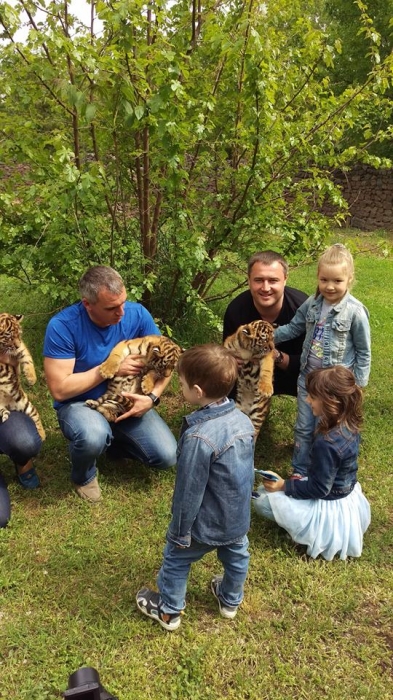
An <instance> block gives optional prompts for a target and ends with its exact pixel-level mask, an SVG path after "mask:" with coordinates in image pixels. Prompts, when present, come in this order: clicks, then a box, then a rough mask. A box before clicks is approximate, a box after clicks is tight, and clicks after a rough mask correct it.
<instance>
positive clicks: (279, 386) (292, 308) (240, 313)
mask: <svg viewBox="0 0 393 700" xmlns="http://www.w3.org/2000/svg"><path fill="white" fill-rule="evenodd" d="M307 298H308V296H307V294H304V292H301V291H300V290H299V289H294V288H293V287H285V288H284V300H283V305H282V309H281V311H280V313H279V315H278V316H277V318H276V320H275V323H276V324H277V325H278V326H285V324H286V323H289V322H290V321H291V320H292V319H293V317H294V315H295V313H296V311H297V309H298V308H299V306H301V305H302V304H303V302H304V301H306V299H307ZM260 318H261V315H260V313H259V311H258V309H257V308H256V307H255V305H254V301H253V298H252V296H251V292H250V290H249V289H247V290H246V291H245V292H242V293H241V294H239V296H237V297H235V299H233V300H232V301H231V302H230V304H229V305H228V307H227V310H226V311H225V315H224V331H223V339H224V340H225V338H227V337H228V336H229V335H232V333H235V331H237V329H238V328H239V326H242V325H244V324H245V323H251V322H252V321H259V320H260ZM303 341H304V335H301V336H299V337H298V338H294V339H293V340H287V341H286V342H285V343H280V344H279V345H277V346H276V347H277V349H278V350H281V351H282V352H285V353H286V354H287V355H289V365H288V368H287V369H286V370H282V369H280V367H279V366H278V365H275V368H274V393H275V394H288V395H289V396H296V394H297V390H296V383H297V377H298V374H299V368H300V355H301V352H302V346H303Z"/></svg>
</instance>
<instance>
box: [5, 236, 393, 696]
mask: <svg viewBox="0 0 393 700" xmlns="http://www.w3.org/2000/svg"><path fill="white" fill-rule="evenodd" d="M349 235H350V234H349V233H348V232H344V233H342V234H341V236H340V240H345V239H346V237H347V236H349ZM387 240H388V237H387ZM376 241H377V236H376V235H375V234H374V235H371V234H359V235H356V236H355V237H354V242H355V243H356V245H357V246H358V247H359V249H360V250H361V251H362V252H359V253H358V254H357V255H356V275H357V279H358V281H357V283H356V286H355V287H354V290H353V293H354V295H355V296H356V297H358V298H360V299H361V300H362V301H363V302H364V303H365V304H366V305H367V306H368V308H369V310H370V314H371V327H372V336H373V364H372V373H371V380H370V384H369V387H368V388H367V390H366V392H365V427H364V432H363V446H362V450H361V457H360V469H359V478H360V481H361V483H362V486H363V489H364V491H365V493H366V495H367V497H368V498H369V500H370V503H371V508H372V523H371V527H370V529H369V531H368V532H367V533H366V536H365V542H364V552H363V555H362V557H361V558H360V559H359V560H354V561H347V562H342V561H339V560H338V561H333V562H330V563H328V562H325V561H323V560H316V561H312V560H308V559H307V558H306V557H305V555H304V553H303V550H302V549H301V548H297V547H294V546H293V545H292V544H291V542H290V540H289V539H288V537H287V536H286V534H285V533H284V532H283V531H281V530H279V529H278V528H277V527H276V526H275V525H274V524H272V523H269V522H265V521H263V520H261V519H257V518H256V517H253V520H252V526H251V531H250V534H249V537H250V543H251V553H252V558H251V565H250V572H249V578H248V582H247V587H246V598H245V602H244V604H243V606H242V609H241V611H240V612H239V614H238V616H237V618H236V620H234V621H226V620H224V619H222V618H221V617H220V616H219V615H218V610H217V605H216V602H215V601H214V599H213V597H212V595H211V593H210V591H209V583H210V579H211V576H212V575H213V574H214V573H217V572H218V571H219V567H218V566H217V564H216V561H215V556H214V555H213V554H211V555H210V556H208V557H206V559H204V560H203V561H202V562H201V563H199V564H198V565H196V566H195V567H194V569H193V570H192V573H191V576H190V581H189V589H188V606H187V611H186V615H185V616H184V618H183V622H182V625H181V628H180V630H179V631H178V632H175V633H172V634H171V633H168V632H165V631H164V630H162V629H161V628H160V627H159V626H158V625H156V624H155V623H153V622H152V621H150V620H148V619H147V618H145V617H143V616H142V615H141V614H140V613H139V612H138V611H137V609H136V605H135V592H136V591H137V589H138V588H139V587H140V586H142V585H144V584H149V585H151V586H154V584H155V576H156V573H157V570H158V568H159V566H160V562H161V554H162V549H163V546H164V535H165V530H166V527H167V524H168V521H169V514H170V502H171V495H172V487H173V481H174V472H173V471H171V472H168V473H164V474H157V473H152V472H150V471H148V470H147V469H145V468H144V467H143V466H141V465H139V464H137V463H131V462H128V463H122V464H120V465H118V464H117V465H116V464H114V463H111V462H109V461H106V460H105V459H102V461H101V463H100V483H101V485H102V491H103V502H102V503H101V504H100V505H98V506H93V507H91V506H89V505H87V504H85V503H84V502H82V501H81V500H79V499H78V498H77V497H76V496H75V495H74V493H73V491H72V490H71V486H70V481H69V471H70V465H69V460H68V454H67V448H66V444H65V441H64V439H63V438H62V436H61V434H60V431H59V429H58V427H57V422H56V419H55V414H54V412H53V410H52V408H51V402H50V397H49V394H48V392H47V390H46V388H45V384H44V382H43V379H42V361H41V357H40V354H41V347H42V339H43V331H44V328H45V325H46V322H47V319H48V316H47V309H46V306H45V301H44V300H41V303H38V302H37V300H35V301H34V297H33V296H32V295H30V294H28V293H26V292H24V291H23V290H21V288H20V287H18V286H17V285H15V284H13V283H11V282H9V281H7V280H4V279H3V280H0V290H1V293H2V303H1V310H3V311H10V312H14V313H16V312H25V321H24V328H25V340H26V342H27V344H28V345H29V347H30V349H31V350H32V352H33V355H34V357H35V361H36V365H37V367H38V368H39V370H41V371H39V372H38V374H40V375H41V376H40V381H39V383H38V386H37V387H36V388H35V389H34V390H33V391H30V395H31V398H32V400H33V402H34V403H35V404H36V405H37V407H38V408H39V409H40V412H41V414H42V417H43V421H44V424H45V427H46V429H47V436H48V437H47V440H46V442H45V443H44V447H43V450H42V453H41V456H40V458H39V459H38V460H37V468H38V470H39V473H40V477H41V480H42V488H41V489H39V490H38V491H37V492H33V493H26V492H24V491H23V490H22V489H21V488H20V487H19V485H18V484H17V483H16V481H15V477H14V474H13V469H12V465H11V464H10V462H9V461H8V459H7V458H5V457H0V467H1V469H2V471H3V473H4V474H5V476H6V478H7V480H8V482H9V489H10V493H11V498H12V506H13V512H12V520H11V523H10V525H9V527H8V528H7V529H6V530H2V531H0V554H1V568H0V678H1V681H0V698H1V700H6V699H7V700H8V699H9V698H12V699H14V698H15V700H44V699H49V698H51V699H54V698H59V697H60V696H61V692H60V691H61V690H64V689H65V688H66V684H67V679H68V675H69V673H71V672H72V671H74V670H76V669H77V668H78V667H79V666H82V665H92V666H95V667H96V668H97V669H98V670H99V672H100V674H101V679H102V681H103V683H104V684H105V685H106V686H107V687H108V688H109V689H110V690H111V691H112V692H113V693H114V694H117V695H118V696H119V699H120V700H148V699H150V698H154V699H155V698H157V699H161V698H168V699H178V700H180V699H186V698H192V699H193V700H197V699H201V700H217V699H221V698H223V699H224V698H236V700H242V699H250V700H251V699H252V700H254V699H255V700H265V699H266V700H287V699H296V700H303V699H304V700H305V699H310V700H314V699H316V698H329V700H336V699H337V700H353V698H356V699H357V700H358V699H367V700H388V699H390V698H392V697H393V694H392V672H393V668H392V653H391V652H392V648H393V632H392V617H393V610H392V602H393V585H392V584H393V576H392V559H393V557H392V552H393V547H392V544H393V536H392V526H393V507H392V496H391V494H392V490H393V477H392V453H393V441H392V415H393V398H392V396H393V383H392V369H391V368H392V359H391V353H392V350H391V349H392V343H391V335H392V318H393V305H392V291H391V290H392V288H393V265H392V256H391V255H389V254H387V255H384V254H383V252H382V249H381V248H378V247H377V246H376ZM315 270H316V266H315V264H312V265H309V266H305V267H301V268H299V269H297V270H294V271H292V272H291V275H290V284H291V285H292V286H298V287H302V288H303V289H304V290H305V291H306V292H309V293H311V292H312V291H314V288H315ZM226 303H227V302H222V308H224V306H225V304H226ZM217 308H218V307H217ZM216 310H217V309H216ZM175 330H176V337H178V338H179V339H181V340H182V341H183V342H184V344H186V343H187V339H188V338H189V337H190V336H189V335H187V333H185V334H184V337H182V330H181V329H175ZM206 340H210V337H206ZM160 410H161V412H162V414H163V415H164V417H165V418H166V419H167V420H168V423H169V424H170V426H171V428H172V429H173V431H174V433H175V434H178V431H179V427H180V421H181V416H182V414H183V413H185V412H188V410H189V409H188V407H187V406H186V405H185V404H184V402H183V399H182V397H181V395H180V393H179V391H178V385H177V381H176V379H175V380H174V381H173V383H172V385H171V387H170V389H169V390H168V392H167V394H166V398H164V400H163V402H162V406H161V407H160ZM295 413H296V406H295V401H294V400H293V399H291V398H288V397H277V398H275V399H274V400H273V406H272V410H271V413H270V416H269V419H268V421H267V423H266V424H265V427H264V428H263V432H262V434H261V436H260V438H259V440H258V444H257V452H256V466H257V467H262V466H264V467H266V468H269V467H270V468H272V467H274V468H275V469H276V470H277V471H279V472H281V473H283V474H285V473H287V472H288V469H289V463H290V456H291V449H292V430H293V422H294V418H295Z"/></svg>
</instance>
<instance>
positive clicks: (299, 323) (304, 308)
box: [274, 243, 371, 476]
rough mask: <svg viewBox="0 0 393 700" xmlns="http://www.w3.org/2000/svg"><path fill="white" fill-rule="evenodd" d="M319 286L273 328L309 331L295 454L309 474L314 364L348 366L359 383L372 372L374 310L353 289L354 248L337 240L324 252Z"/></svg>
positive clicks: (289, 334) (291, 334)
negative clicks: (309, 398)
mask: <svg viewBox="0 0 393 700" xmlns="http://www.w3.org/2000/svg"><path fill="white" fill-rule="evenodd" d="M317 279H318V288H317V292H316V294H313V295H312V296H310V297H309V298H308V299H307V300H306V301H305V302H304V303H303V304H302V305H301V306H300V307H299V309H298V310H297V312H296V314H295V316H294V317H293V319H292V321H291V322H290V323H289V324H287V325H285V326H280V327H279V328H277V329H276V331H275V333H274V340H275V343H282V342H284V341H287V340H290V339H292V338H296V337H297V336H299V335H301V334H302V333H306V336H305V340H304V343H303V350H302V354H301V358H300V373H299V379H298V394H297V401H298V413H297V419H296V425H295V447H294V452H293V457H292V466H293V471H294V475H300V476H305V475H306V474H307V471H308V467H309V465H310V449H311V443H312V438H313V433H314V430H315V426H316V418H315V416H314V415H313V413H312V410H311V407H310V405H309V404H308V403H307V401H306V388H305V382H306V377H307V375H308V374H309V372H311V371H312V370H314V369H320V368H324V367H331V366H333V365H343V366H344V367H347V368H348V369H350V370H352V372H353V374H354V376H355V381H356V384H357V385H358V386H359V387H364V386H366V384H367V382H368V378H369V374H370V363H371V338H370V325H369V320H368V319H369V313H368V310H367V309H366V307H365V306H364V305H363V304H362V303H361V302H360V301H358V299H355V297H354V296H352V295H351V294H350V291H349V290H350V288H351V285H352V283H353V279H354V264H353V258H352V255H351V253H350V251H349V250H348V249H347V248H346V247H345V246H343V245H341V244H339V243H336V244H335V245H332V246H331V247H330V248H328V249H327V250H326V251H325V252H324V253H323V254H322V255H321V257H320V259H319V262H318V270H317Z"/></svg>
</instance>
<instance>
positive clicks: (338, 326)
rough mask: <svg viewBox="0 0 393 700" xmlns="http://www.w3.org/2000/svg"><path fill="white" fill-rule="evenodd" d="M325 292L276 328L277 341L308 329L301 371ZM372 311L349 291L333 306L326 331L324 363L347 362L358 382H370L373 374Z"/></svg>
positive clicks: (327, 365)
mask: <svg viewBox="0 0 393 700" xmlns="http://www.w3.org/2000/svg"><path fill="white" fill-rule="evenodd" d="M322 303H323V296H322V294H319V295H318V296H317V297H315V295H313V296H311V297H309V298H308V299H306V301H305V302H304V303H303V304H302V305H301V306H300V307H299V308H298V310H297V311H296V314H295V316H294V317H293V319H292V321H291V322H290V323H288V324H287V325H286V326H280V327H279V328H277V329H276V330H275V331H274V341H275V343H276V344H278V343H282V342H284V341H286V340H290V339H291V338H296V337H297V336H298V335H301V334H302V333H304V332H306V337H305V340H304V343H303V350H302V354H301V357H300V372H301V373H302V372H303V373H304V370H305V368H306V365H307V358H308V355H309V353H310V348H311V343H312V339H313V335H314V329H315V326H316V324H317V323H318V321H319V317H320V314H321V308H322ZM368 319H369V313H368V310H367V309H366V307H365V306H363V304H362V303H361V302H360V301H358V300H357V299H355V297H353V296H352V295H351V294H349V293H348V292H347V293H346V294H345V296H344V297H343V299H341V301H339V302H338V304H335V306H332V308H331V309H330V311H329V313H328V315H327V318H326V323H325V328H324V334H323V358H322V367H331V366H332V365H344V367H348V368H349V369H351V370H352V372H353V373H354V375H355V381H356V384H357V385H358V386H366V384H367V382H368V377H369V374H370V364H371V337H370V325H369V322H368Z"/></svg>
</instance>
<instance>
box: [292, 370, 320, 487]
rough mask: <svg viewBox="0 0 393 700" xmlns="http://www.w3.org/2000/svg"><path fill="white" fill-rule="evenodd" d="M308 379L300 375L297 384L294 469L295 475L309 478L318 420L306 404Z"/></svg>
mask: <svg viewBox="0 0 393 700" xmlns="http://www.w3.org/2000/svg"><path fill="white" fill-rule="evenodd" d="M306 396H307V391H306V379H305V375H304V374H299V379H298V384H297V418H296V423H295V447H294V450H293V456H292V467H293V471H294V473H295V474H301V475H302V476H307V472H308V468H309V466H310V452H311V445H312V441H313V438H314V431H315V428H316V424H317V419H316V418H315V417H314V416H313V412H312V410H311V407H310V406H309V405H308V403H306Z"/></svg>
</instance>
